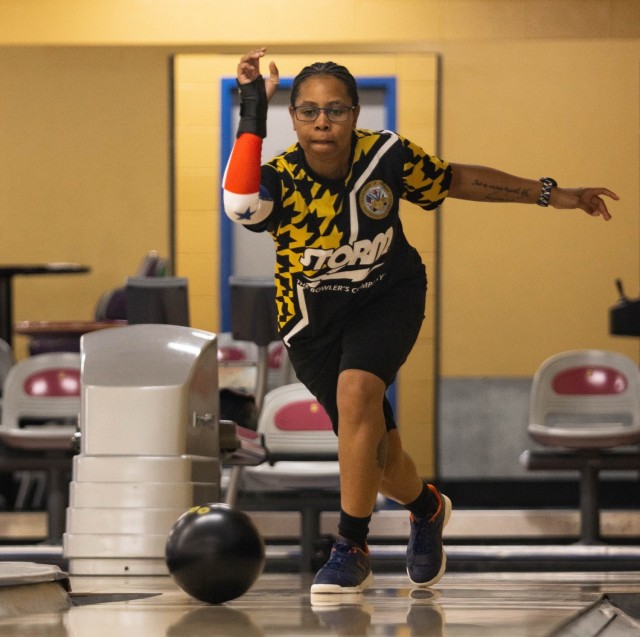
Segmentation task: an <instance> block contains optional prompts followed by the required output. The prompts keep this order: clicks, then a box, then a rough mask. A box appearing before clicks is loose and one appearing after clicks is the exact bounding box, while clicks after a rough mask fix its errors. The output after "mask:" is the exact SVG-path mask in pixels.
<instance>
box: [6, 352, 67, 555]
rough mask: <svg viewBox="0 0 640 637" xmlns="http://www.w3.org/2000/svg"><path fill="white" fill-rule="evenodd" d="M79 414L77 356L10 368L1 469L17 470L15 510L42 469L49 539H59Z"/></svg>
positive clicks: (40, 358) (45, 357) (41, 357)
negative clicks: (44, 476)
mask: <svg viewBox="0 0 640 637" xmlns="http://www.w3.org/2000/svg"><path fill="white" fill-rule="evenodd" d="M79 413H80V355H79V354H76V353H70V352H57V353H51V354H38V355H36V356H31V357H29V358H26V359H23V360H21V361H18V362H17V363H15V364H14V365H13V367H12V368H11V369H10V371H9V373H8V375H7V377H6V379H5V382H4V391H3V408H2V421H1V422H0V442H1V443H2V444H3V447H4V448H3V449H2V455H1V456H0V467H1V468H2V469H3V470H5V471H14V472H19V473H18V475H19V477H20V479H21V488H20V491H19V493H18V497H17V499H16V506H17V508H20V507H21V506H23V504H24V502H23V501H24V496H25V493H24V492H25V490H26V489H27V488H28V487H29V485H30V484H31V483H32V482H33V478H34V477H35V478H37V477H38V476H39V475H42V474H41V473H40V474H39V473H37V472H46V475H47V486H48V488H47V513H48V524H49V532H48V540H49V541H50V542H52V543H58V542H59V541H60V539H61V538H62V533H63V531H64V518H65V508H66V500H67V481H66V480H65V473H68V472H70V470H71V463H72V458H73V454H74V445H75V443H74V439H73V437H74V434H75V433H76V432H77V430H78V415H79ZM34 472H36V473H34Z"/></svg>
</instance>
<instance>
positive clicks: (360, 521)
mask: <svg viewBox="0 0 640 637" xmlns="http://www.w3.org/2000/svg"><path fill="white" fill-rule="evenodd" d="M370 521H371V516H370V515H368V516H367V517H366V518H355V517H353V516H352V515H349V514H348V513H345V512H344V511H343V510H342V509H340V521H339V522H338V533H339V534H340V535H342V537H345V538H347V540H351V541H352V542H355V543H356V544H358V545H359V546H360V548H361V549H362V550H363V551H366V550H367V535H369V522H370Z"/></svg>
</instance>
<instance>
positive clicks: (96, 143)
mask: <svg viewBox="0 0 640 637" xmlns="http://www.w3.org/2000/svg"><path fill="white" fill-rule="evenodd" d="M167 78H168V65H167V62H166V55H165V54H162V53H160V54H159V53H157V52H155V51H153V50H143V49H139V50H135V51H134V50H127V49H113V48H106V49H94V48H92V49H84V50H82V52H80V51H78V49H75V48H67V47H65V48H49V47H35V48H22V47H19V48H6V49H3V50H2V51H1V54H0V96H1V97H0V148H1V149H2V151H1V152H0V215H1V216H2V230H0V246H1V248H0V249H1V254H2V256H1V259H2V262H4V263H31V262H34V263H40V262H50V261H73V262H79V263H84V264H88V265H89V266H90V267H91V273H90V274H88V275H81V276H77V275H73V276H40V277H24V276H23V277H16V279H15V286H14V299H15V307H14V310H15V319H16V320H47V321H52V320H74V319H75V320H80V319H91V318H92V317H93V311H94V308H95V305H96V302H97V300H98V298H99V296H100V295H101V294H102V293H103V292H105V291H106V290H109V289H112V288H114V287H117V286H120V285H122V284H123V283H124V278H125V276H126V275H128V274H133V272H134V271H135V269H136V268H137V266H138V264H139V262H140V261H141V259H142V257H143V255H144V253H146V252H147V251H149V250H152V249H155V250H158V251H159V252H160V253H162V254H165V255H166V254H167V252H168V249H169V241H168V236H169V223H168V221H169V196H168V195H169V179H168V177H169V157H170V155H169V118H168V101H169V100H168V91H167ZM16 347H17V349H18V355H19V356H21V355H23V354H24V352H25V350H26V342H25V337H20V336H18V337H17V338H16Z"/></svg>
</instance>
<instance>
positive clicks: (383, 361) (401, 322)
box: [288, 277, 426, 432]
mask: <svg viewBox="0 0 640 637" xmlns="http://www.w3.org/2000/svg"><path fill="white" fill-rule="evenodd" d="M425 301H426V278H423V277H413V278H411V279H407V280H404V281H400V282H399V283H397V284H395V285H394V286H392V287H391V288H390V289H389V290H388V291H387V292H386V293H385V294H384V295H382V296H380V297H379V298H377V299H375V300H374V301H372V302H371V303H369V304H367V305H365V306H363V307H361V308H359V309H358V311H357V312H353V313H352V314H350V315H349V316H347V317H345V320H344V321H341V322H340V323H339V324H337V325H336V326H335V327H334V329H335V333H334V334H332V335H331V338H330V341H329V342H328V343H326V342H325V339H324V338H323V339H322V340H323V343H322V346H320V347H318V346H315V347H314V344H313V343H308V342H305V343H304V344H300V343H295V342H294V343H292V344H291V346H290V348H289V350H288V353H289V358H290V360H291V365H292V366H293V369H294V370H295V372H296V375H297V377H298V380H299V381H300V382H301V383H303V384H304V385H306V387H307V388H308V389H309V391H310V392H311V393H312V394H313V395H314V396H315V397H316V399H317V400H318V402H319V403H320V404H321V405H322V406H323V407H324V408H325V410H326V412H327V414H328V415H329V418H330V419H331V422H332V423H333V428H334V430H335V431H336V432H337V431H338V407H337V403H336V393H337V387H338V376H339V375H340V372H342V371H343V370H345V369H361V370H364V371H367V372H371V373H372V374H375V375H376V376H378V378H380V379H382V381H383V382H384V383H385V385H386V386H387V387H388V386H389V385H391V383H393V381H394V380H395V378H396V374H397V373H398V370H399V369H400V367H401V366H402V364H403V363H404V362H405V360H406V359H407V357H408V356H409V353H410V352H411V350H412V348H413V346H414V344H415V342H416V339H417V338H418V334H419V332H420V327H421V325H422V322H423V320H424V311H425ZM383 410H384V416H385V422H386V425H387V431H388V430H390V429H395V428H396V421H395V418H394V415H393V409H392V407H391V404H390V403H389V400H388V399H387V398H386V397H385V399H384V403H383Z"/></svg>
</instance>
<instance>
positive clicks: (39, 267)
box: [0, 263, 91, 345]
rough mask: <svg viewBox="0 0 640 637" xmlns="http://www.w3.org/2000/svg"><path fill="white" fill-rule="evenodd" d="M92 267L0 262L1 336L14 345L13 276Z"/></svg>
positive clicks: (73, 264) (65, 264)
mask: <svg viewBox="0 0 640 637" xmlns="http://www.w3.org/2000/svg"><path fill="white" fill-rule="evenodd" d="M90 270H91V268H89V266H86V265H80V264H79V263H21V264H4V265H2V264H0V338H1V339H3V340H5V341H7V343H9V345H13V277H15V276H18V275H40V274H83V273H86V272H89V271H90Z"/></svg>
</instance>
